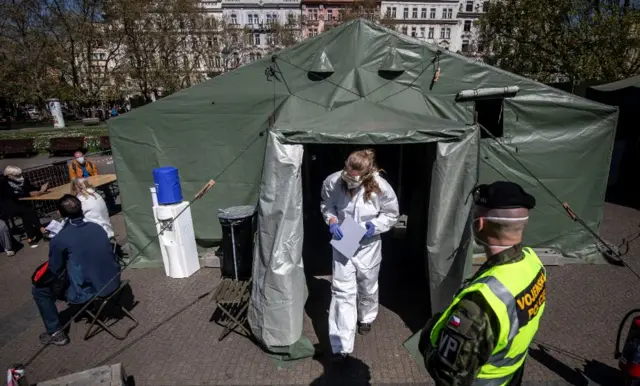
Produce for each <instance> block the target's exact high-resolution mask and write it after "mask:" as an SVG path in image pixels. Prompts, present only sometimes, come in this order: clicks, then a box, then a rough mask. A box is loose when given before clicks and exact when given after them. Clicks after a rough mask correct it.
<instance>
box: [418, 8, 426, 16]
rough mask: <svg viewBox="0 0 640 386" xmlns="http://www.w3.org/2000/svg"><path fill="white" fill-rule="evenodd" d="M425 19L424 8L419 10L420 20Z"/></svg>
mask: <svg viewBox="0 0 640 386" xmlns="http://www.w3.org/2000/svg"><path fill="white" fill-rule="evenodd" d="M426 18H427V9H426V8H422V9H421V10H420V19H426Z"/></svg>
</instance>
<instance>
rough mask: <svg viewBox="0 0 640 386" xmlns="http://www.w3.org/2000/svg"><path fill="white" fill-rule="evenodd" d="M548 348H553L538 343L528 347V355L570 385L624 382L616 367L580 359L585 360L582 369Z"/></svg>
mask: <svg viewBox="0 0 640 386" xmlns="http://www.w3.org/2000/svg"><path fill="white" fill-rule="evenodd" d="M550 350H553V348H548V347H546V346H545V345H543V344H538V347H537V348H531V349H529V355H530V356H531V358H533V359H535V360H536V361H538V362H539V363H540V364H541V365H543V366H545V367H546V368H548V369H549V370H551V371H553V372H554V373H556V374H557V375H559V376H561V377H562V378H563V379H564V380H565V381H566V382H568V383H570V384H572V385H577V386H587V385H594V384H596V385H607V386H609V385H611V386H613V385H622V384H624V380H623V377H622V373H621V372H620V370H618V369H616V368H613V367H611V366H609V365H606V364H604V363H602V362H599V361H596V360H584V359H582V360H583V361H584V362H585V364H584V367H583V369H579V368H572V367H570V366H568V365H566V364H564V363H563V362H561V361H560V360H558V359H556V358H555V357H554V356H552V355H551V354H550V353H549V351H550ZM525 371H526V369H525Z"/></svg>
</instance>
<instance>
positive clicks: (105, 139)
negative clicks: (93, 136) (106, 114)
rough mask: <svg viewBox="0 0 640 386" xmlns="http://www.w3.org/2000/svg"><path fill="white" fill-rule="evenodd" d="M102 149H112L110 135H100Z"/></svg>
mask: <svg viewBox="0 0 640 386" xmlns="http://www.w3.org/2000/svg"><path fill="white" fill-rule="evenodd" d="M99 147H100V150H102V151H107V150H111V140H109V136H108V135H103V136H101V137H100V145H99Z"/></svg>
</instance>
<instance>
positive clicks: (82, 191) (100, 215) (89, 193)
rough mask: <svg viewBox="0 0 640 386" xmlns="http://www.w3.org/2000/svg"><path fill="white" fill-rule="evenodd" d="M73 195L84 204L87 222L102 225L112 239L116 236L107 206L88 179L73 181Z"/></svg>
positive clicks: (83, 210)
mask: <svg viewBox="0 0 640 386" xmlns="http://www.w3.org/2000/svg"><path fill="white" fill-rule="evenodd" d="M71 195H73V196H76V197H77V198H78V199H79V200H80V202H81V203H82V213H83V215H84V219H85V221H90V222H92V223H95V224H98V225H100V226H101V227H102V229H104V231H105V232H107V236H109V238H110V239H111V238H113V237H114V236H115V233H114V232H113V226H111V219H110V218H109V210H108V209H107V204H106V203H105V202H104V199H103V198H102V196H101V195H100V194H98V193H96V190H95V188H94V187H93V186H91V184H90V183H89V181H88V180H87V179H86V178H75V179H74V180H73V181H71Z"/></svg>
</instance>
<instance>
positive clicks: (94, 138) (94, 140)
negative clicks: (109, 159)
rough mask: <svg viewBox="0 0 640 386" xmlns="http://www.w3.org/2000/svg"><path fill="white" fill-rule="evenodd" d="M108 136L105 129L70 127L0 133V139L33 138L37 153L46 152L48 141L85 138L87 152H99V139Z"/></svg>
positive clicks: (107, 131)
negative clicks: (59, 138) (61, 138)
mask: <svg viewBox="0 0 640 386" xmlns="http://www.w3.org/2000/svg"><path fill="white" fill-rule="evenodd" d="M104 135H109V130H108V129H107V128H106V127H71V128H65V129H52V130H42V131H24V130H12V131H5V132H2V131H0V139H22V138H33V139H34V146H35V148H36V151H37V152H39V153H40V152H46V151H47V149H48V148H49V139H51V138H57V137H85V139H86V141H87V149H88V151H89V152H94V151H99V150H100V149H99V148H98V146H99V145H100V137H102V136H104Z"/></svg>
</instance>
